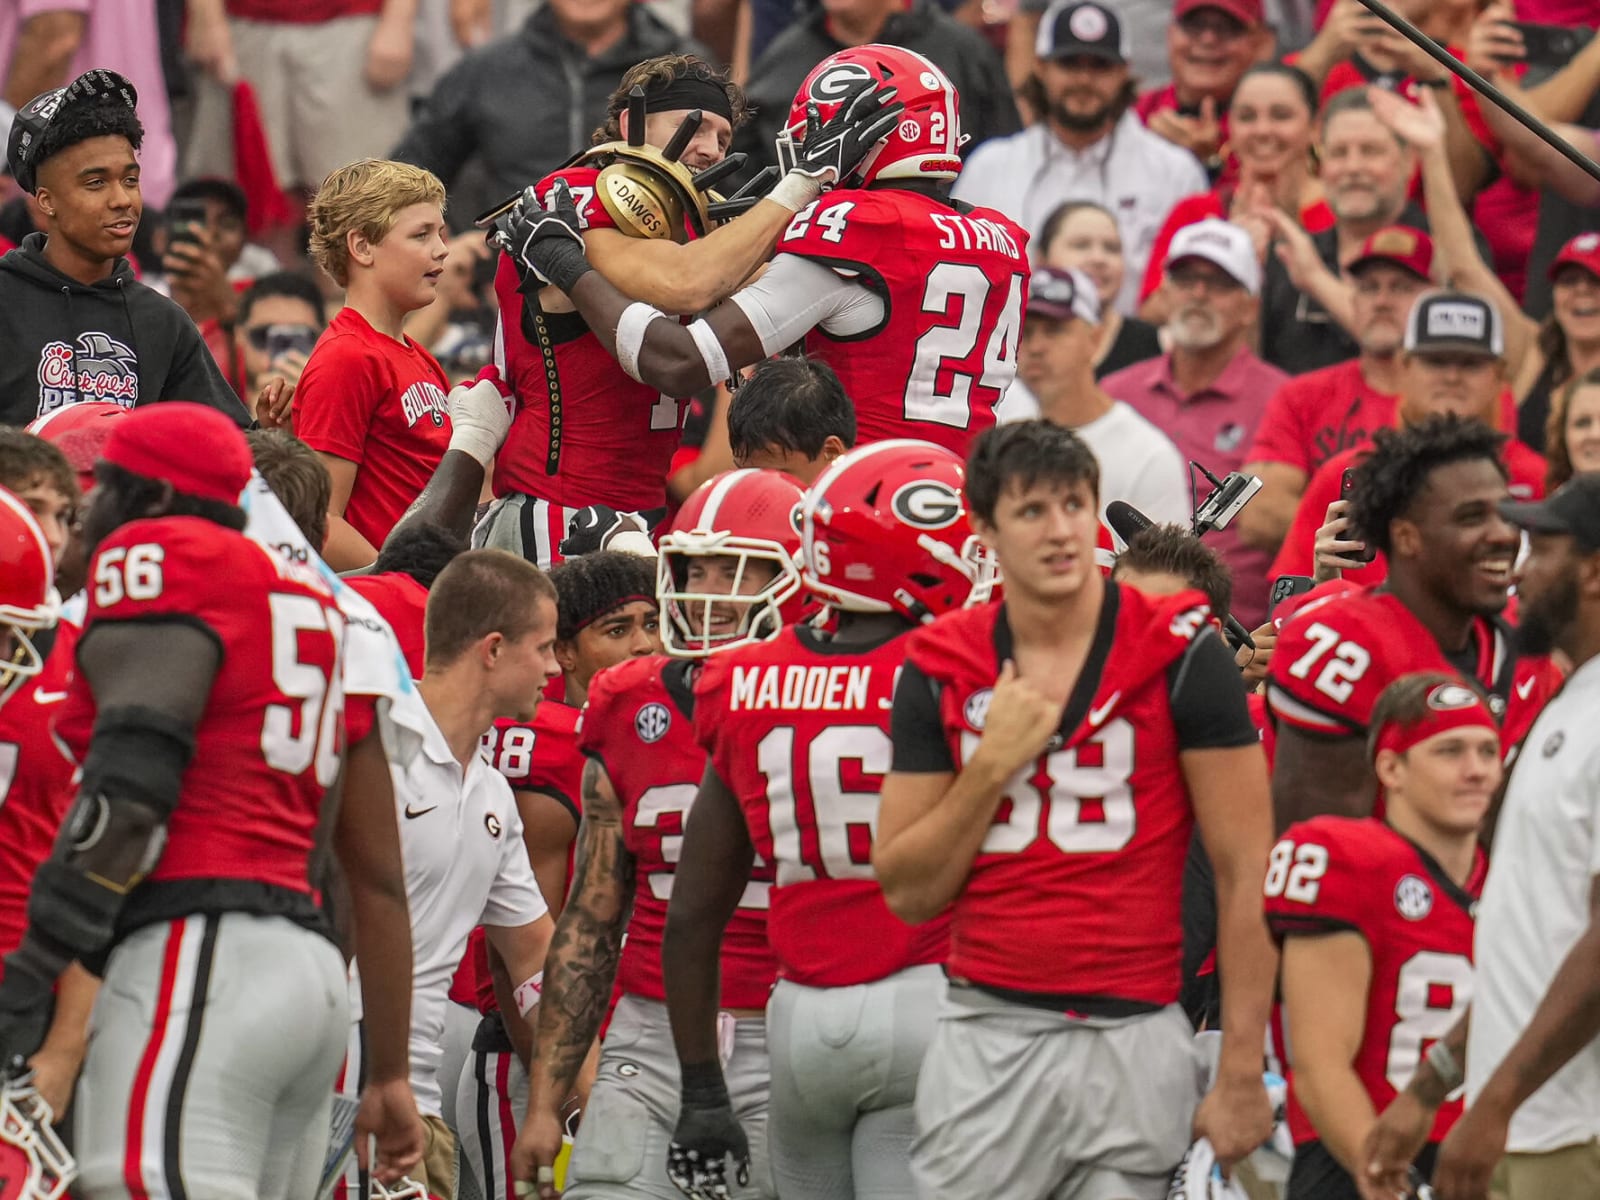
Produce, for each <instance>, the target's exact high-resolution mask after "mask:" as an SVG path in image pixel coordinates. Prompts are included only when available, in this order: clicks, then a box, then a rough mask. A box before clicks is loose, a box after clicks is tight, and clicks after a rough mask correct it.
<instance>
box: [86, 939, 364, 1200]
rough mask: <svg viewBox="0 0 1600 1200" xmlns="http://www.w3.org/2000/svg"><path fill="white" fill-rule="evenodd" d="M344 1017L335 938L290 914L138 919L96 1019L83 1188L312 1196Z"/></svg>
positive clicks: (114, 1194) (90, 1194) (94, 1193)
mask: <svg viewBox="0 0 1600 1200" xmlns="http://www.w3.org/2000/svg"><path fill="white" fill-rule="evenodd" d="M349 1028H350V1008H349V995H348V992H347V990H346V984H345V967H344V962H343V960H342V959H341V957H340V955H339V951H338V949H337V948H335V947H334V945H333V943H332V942H330V941H328V940H327V939H326V938H324V937H320V936H319V935H317V934H315V933H312V932H310V931H309V930H306V929H302V928H301V927H300V926H298V925H295V924H294V923H292V922H290V921H287V920H285V919H283V918H282V917H258V916H252V915H249V914H246V913H226V914H223V915H221V916H205V915H196V916H191V917H186V918H184V919H182V920H178V921H172V922H168V923H165V924H157V925H148V926H146V927H145V928H143V929H140V930H137V931H135V932H134V933H133V934H131V935H130V936H129V937H128V938H126V939H125V940H124V941H123V942H122V944H121V945H119V946H118V947H117V948H116V950H115V951H113V952H112V955H111V959H110V961H109V962H108V963H107V965H106V973H105V982H104V985H103V986H102V987H101V989H100V995H99V996H98V998H97V999H96V1000H95V1005H94V1013H93V1015H92V1016H91V1017H90V1019H89V1049H88V1054H87V1057H86V1058H85V1059H84V1064H83V1076H82V1079H81V1080H80V1081H79V1084H78V1095H77V1100H76V1102H75V1103H74V1105H73V1110H74V1112H75V1114H76V1125H75V1139H76V1145H77V1147H78V1166H79V1169H80V1171H81V1175H80V1178H79V1181H78V1184H77V1188H76V1190H75V1193H74V1194H76V1195H81V1196H83V1197H85V1198H87V1200H125V1198H126V1197H129V1196H131V1195H139V1196H149V1197H150V1200H170V1198H171V1197H174V1196H189V1197H194V1198H197V1200H198V1198H199V1197H202V1196H203V1197H205V1200H306V1198H307V1197H310V1196H312V1195H313V1193H314V1192H315V1191H316V1186H317V1180H318V1177H319V1176H320V1174H321V1171H322V1165H323V1160H324V1158H325V1156H326V1154H327V1149H328V1123H329V1110H330V1108H331V1106H332V1103H333V1088H334V1081H335V1080H336V1079H337V1077H338V1074H339V1068H340V1064H341V1063H342V1062H343V1060H344V1049H345V1038H346V1035H347V1033H348V1031H349Z"/></svg>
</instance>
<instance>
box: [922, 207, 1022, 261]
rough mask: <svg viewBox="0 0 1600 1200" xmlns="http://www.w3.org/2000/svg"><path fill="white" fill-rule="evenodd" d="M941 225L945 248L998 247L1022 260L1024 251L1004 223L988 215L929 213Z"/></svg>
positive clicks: (942, 245)
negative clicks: (1018, 247)
mask: <svg viewBox="0 0 1600 1200" xmlns="http://www.w3.org/2000/svg"><path fill="white" fill-rule="evenodd" d="M928 216H929V218H930V219H931V220H932V221H933V223H934V224H935V225H937V226H938V227H939V246H940V248H941V249H944V250H954V249H956V248H958V247H959V248H960V249H962V250H974V249H976V250H996V251H999V252H1000V253H1002V254H1009V255H1010V256H1011V257H1012V258H1014V259H1016V260H1018V261H1019V262H1020V261H1021V260H1022V251H1021V250H1019V249H1017V243H1016V241H1015V240H1014V239H1013V238H1012V236H1011V235H1010V234H1009V233H1007V232H1006V229H1005V227H1004V226H1003V225H1001V224H999V223H998V222H996V221H991V220H989V219H988V218H986V217H963V216H959V215H957V214H956V213H929V214H928Z"/></svg>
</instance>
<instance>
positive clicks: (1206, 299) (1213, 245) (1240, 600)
mask: <svg viewBox="0 0 1600 1200" xmlns="http://www.w3.org/2000/svg"><path fill="white" fill-rule="evenodd" d="M1162 271H1163V278H1162V284H1161V286H1162V287H1163V288H1165V289H1167V290H1168V292H1169V293H1170V295H1171V310H1170V311H1171V313H1172V316H1171V317H1170V318H1169V319H1168V322H1167V338H1168V341H1169V343H1170V345H1171V346H1172V349H1171V350H1170V351H1168V352H1167V353H1166V354H1163V355H1161V356H1160V357H1158V358H1152V359H1147V360H1146V361H1144V362H1141V363H1135V364H1134V365H1133V366H1131V367H1127V368H1125V369H1124V370H1121V371H1118V372H1117V373H1116V374H1114V375H1108V376H1106V378H1105V379H1103V380H1101V381H1100V386H1101V388H1102V389H1104V391H1105V392H1106V394H1107V395H1109V396H1110V397H1112V399H1114V400H1123V401H1126V402H1127V403H1128V404H1130V405H1131V406H1132V407H1133V408H1134V409H1135V410H1136V411H1137V412H1138V413H1139V415H1140V416H1142V417H1144V418H1145V420H1147V421H1149V422H1150V423H1151V424H1153V425H1155V426H1156V428H1158V429H1160V430H1161V431H1162V432H1163V433H1165V434H1166V435H1167V436H1168V437H1169V438H1171V439H1172V441H1173V442H1174V443H1175V444H1176V445H1177V447H1178V450H1179V452H1180V453H1182V455H1183V457H1184V458H1185V460H1187V461H1192V462H1197V463H1200V464H1201V465H1203V466H1204V467H1205V468H1206V469H1207V470H1209V471H1210V472H1211V473H1212V474H1214V475H1216V476H1218V477H1221V476H1223V475H1226V474H1227V473H1228V472H1229V471H1235V470H1238V469H1239V467H1241V466H1243V465H1244V458H1245V452H1246V451H1247V450H1248V449H1249V448H1250V439H1251V435H1252V433H1253V432H1254V430H1255V428H1256V426H1257V425H1258V424H1259V423H1260V421H1261V414H1262V412H1263V411H1264V410H1265V408H1266V406H1267V401H1268V400H1269V399H1271V398H1272V394H1273V393H1274V392H1276V391H1277V390H1278V388H1279V387H1280V386H1282V384H1283V383H1284V382H1285V381H1287V379H1288V376H1287V375H1285V374H1284V373H1283V372H1282V371H1280V370H1278V369H1277V368H1276V367H1272V366H1268V365H1267V364H1266V363H1264V362H1262V361H1261V359H1260V358H1258V357H1257V356H1256V354H1255V352H1254V351H1253V350H1251V348H1250V344H1249V335H1250V329H1251V327H1252V326H1253V325H1254V324H1255V320H1256V313H1257V310H1258V308H1259V306H1260V301H1259V299H1258V296H1259V294H1260V291H1261V265H1260V262H1259V261H1258V260H1257V258H1256V250H1255V245H1254V243H1253V242H1252V241H1251V239H1250V235H1249V234H1248V233H1246V232H1245V231H1244V230H1243V229H1240V228H1239V227H1238V226H1237V225H1232V224H1229V223H1228V222H1227V221H1223V220H1219V219H1217V218H1215V217H1210V218H1207V219H1206V220H1204V221H1199V222H1196V223H1195V224H1193V225H1188V226H1185V227H1184V228H1183V229H1180V230H1179V231H1178V232H1177V234H1176V235H1175V236H1174V237H1173V239H1172V244H1171V246H1170V248H1169V249H1168V251H1167V261H1166V263H1165V264H1164V265H1163V268H1162ZM1211 544H1212V545H1214V546H1215V548H1216V549H1217V550H1218V551H1219V552H1220V553H1221V554H1222V557H1223V559H1224V560H1225V561H1226V562H1227V564H1228V567H1229V568H1230V569H1231V570H1232V572H1233V588H1234V595H1233V613H1234V615H1235V616H1236V617H1238V618H1239V620H1240V621H1241V622H1243V624H1244V627H1245V628H1246V629H1254V628H1255V627H1256V626H1258V625H1260V624H1261V623H1262V621H1263V620H1265V619H1266V613H1267V578H1266V571H1267V564H1268V561H1269V556H1268V555H1267V554H1266V553H1265V552H1264V551H1262V550H1257V549H1254V548H1252V547H1250V546H1247V545H1245V544H1244V543H1243V542H1242V541H1240V540H1239V535H1238V532H1237V530H1236V529H1234V528H1229V529H1225V530H1223V531H1222V532H1221V533H1219V534H1217V535H1215V539H1214V541H1213V542H1212V543H1211Z"/></svg>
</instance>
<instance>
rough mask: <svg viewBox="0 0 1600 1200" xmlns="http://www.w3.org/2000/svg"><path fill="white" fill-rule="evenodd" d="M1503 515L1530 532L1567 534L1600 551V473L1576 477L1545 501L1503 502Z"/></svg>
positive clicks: (1501, 504)
mask: <svg viewBox="0 0 1600 1200" xmlns="http://www.w3.org/2000/svg"><path fill="white" fill-rule="evenodd" d="M1499 508H1500V515H1501V516H1502V517H1504V518H1505V519H1506V520H1508V521H1510V522H1511V523H1512V524H1513V525H1515V526H1517V527H1518V528H1520V529H1526V530H1527V531H1528V532H1529V533H1566V534H1571V535H1572V537H1573V539H1574V540H1575V541H1576V542H1577V543H1578V544H1579V545H1580V546H1582V547H1583V548H1584V549H1585V550H1600V471H1587V472H1585V473H1584V474H1582V475H1574V476H1573V477H1572V478H1571V479H1569V480H1567V482H1565V483H1564V484H1562V485H1561V486H1560V487H1559V488H1557V489H1556V490H1555V491H1554V492H1552V493H1551V494H1550V495H1548V496H1546V497H1545V498H1544V499H1543V500H1525V501H1516V500H1502V501H1501V502H1500V504H1499Z"/></svg>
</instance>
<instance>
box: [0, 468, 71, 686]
mask: <svg viewBox="0 0 1600 1200" xmlns="http://www.w3.org/2000/svg"><path fill="white" fill-rule="evenodd" d="M55 584H56V570H55V559H54V558H53V557H52V555H51V553H50V546H49V543H47V542H46V541H45V540H44V533H43V532H42V531H41V530H40V529H39V523H38V522H37V521H35V520H34V519H33V513H31V512H30V511H28V506H27V505H26V504H24V503H23V502H22V501H21V500H18V499H17V498H16V496H14V495H12V494H11V493H10V492H8V491H7V490H6V489H4V488H0V635H3V636H4V637H5V639H6V644H5V645H4V647H0V704H3V703H4V702H5V700H6V698H7V697H9V696H10V695H11V694H12V693H13V692H15V691H16V690H17V689H18V688H19V687H21V686H22V684H23V681H24V680H27V679H31V678H32V677H33V676H35V675H37V674H38V673H39V672H40V671H41V670H42V669H43V668H44V657H43V656H42V655H41V654H40V653H39V648H38V647H37V646H36V645H35V644H34V641H33V635H35V634H38V633H42V632H43V631H44V630H46V629H49V628H50V627H51V626H53V625H54V624H55V623H56V608H57V604H58V600H57V597H56V586H55Z"/></svg>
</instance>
